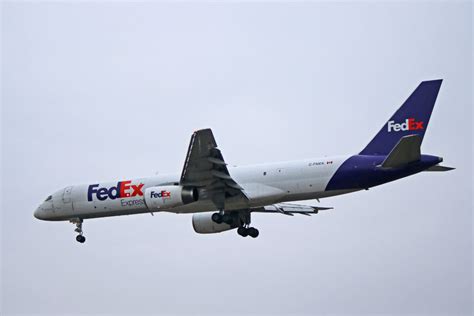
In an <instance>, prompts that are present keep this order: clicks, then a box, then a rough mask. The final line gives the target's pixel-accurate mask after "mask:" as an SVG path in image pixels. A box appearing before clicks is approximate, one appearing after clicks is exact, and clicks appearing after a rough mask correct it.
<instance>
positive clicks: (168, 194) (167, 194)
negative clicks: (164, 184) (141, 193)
mask: <svg viewBox="0 0 474 316" xmlns="http://www.w3.org/2000/svg"><path fill="white" fill-rule="evenodd" d="M150 198H152V199H153V198H155V199H157V198H162V199H163V200H164V199H170V198H171V192H170V191H166V190H162V191H160V192H155V191H151V193H150Z"/></svg>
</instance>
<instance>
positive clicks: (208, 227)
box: [193, 212, 237, 234]
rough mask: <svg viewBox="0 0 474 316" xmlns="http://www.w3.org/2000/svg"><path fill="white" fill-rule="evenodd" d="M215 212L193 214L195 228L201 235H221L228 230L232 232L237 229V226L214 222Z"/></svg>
mask: <svg viewBox="0 0 474 316" xmlns="http://www.w3.org/2000/svg"><path fill="white" fill-rule="evenodd" d="M212 214H215V213H213V212H206V213H195V214H193V228H194V231H195V232H196V233H199V234H213V233H220V232H223V231H226V230H231V229H234V228H236V227H237V225H236V224H232V225H229V224H226V223H221V224H217V223H216V222H214V221H213V220H212Z"/></svg>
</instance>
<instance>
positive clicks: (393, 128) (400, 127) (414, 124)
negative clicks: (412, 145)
mask: <svg viewBox="0 0 474 316" xmlns="http://www.w3.org/2000/svg"><path fill="white" fill-rule="evenodd" d="M387 127H388V132H389V133H390V132H400V131H416V130H420V129H424V127H423V122H422V121H416V120H415V119H414V118H408V119H406V120H405V122H403V123H395V121H388V124H387Z"/></svg>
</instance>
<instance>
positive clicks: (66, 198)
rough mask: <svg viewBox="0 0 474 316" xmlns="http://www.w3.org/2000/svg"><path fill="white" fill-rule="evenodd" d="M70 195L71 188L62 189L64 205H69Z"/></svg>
mask: <svg viewBox="0 0 474 316" xmlns="http://www.w3.org/2000/svg"><path fill="white" fill-rule="evenodd" d="M71 193H72V187H67V188H65V189H64V193H63V202H64V203H71Z"/></svg>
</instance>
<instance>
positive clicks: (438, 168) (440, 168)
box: [425, 165, 456, 171]
mask: <svg viewBox="0 0 474 316" xmlns="http://www.w3.org/2000/svg"><path fill="white" fill-rule="evenodd" d="M454 169H456V168H453V167H446V166H440V165H436V166H432V167H429V168H428V169H426V170H425V171H450V170H454Z"/></svg>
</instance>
